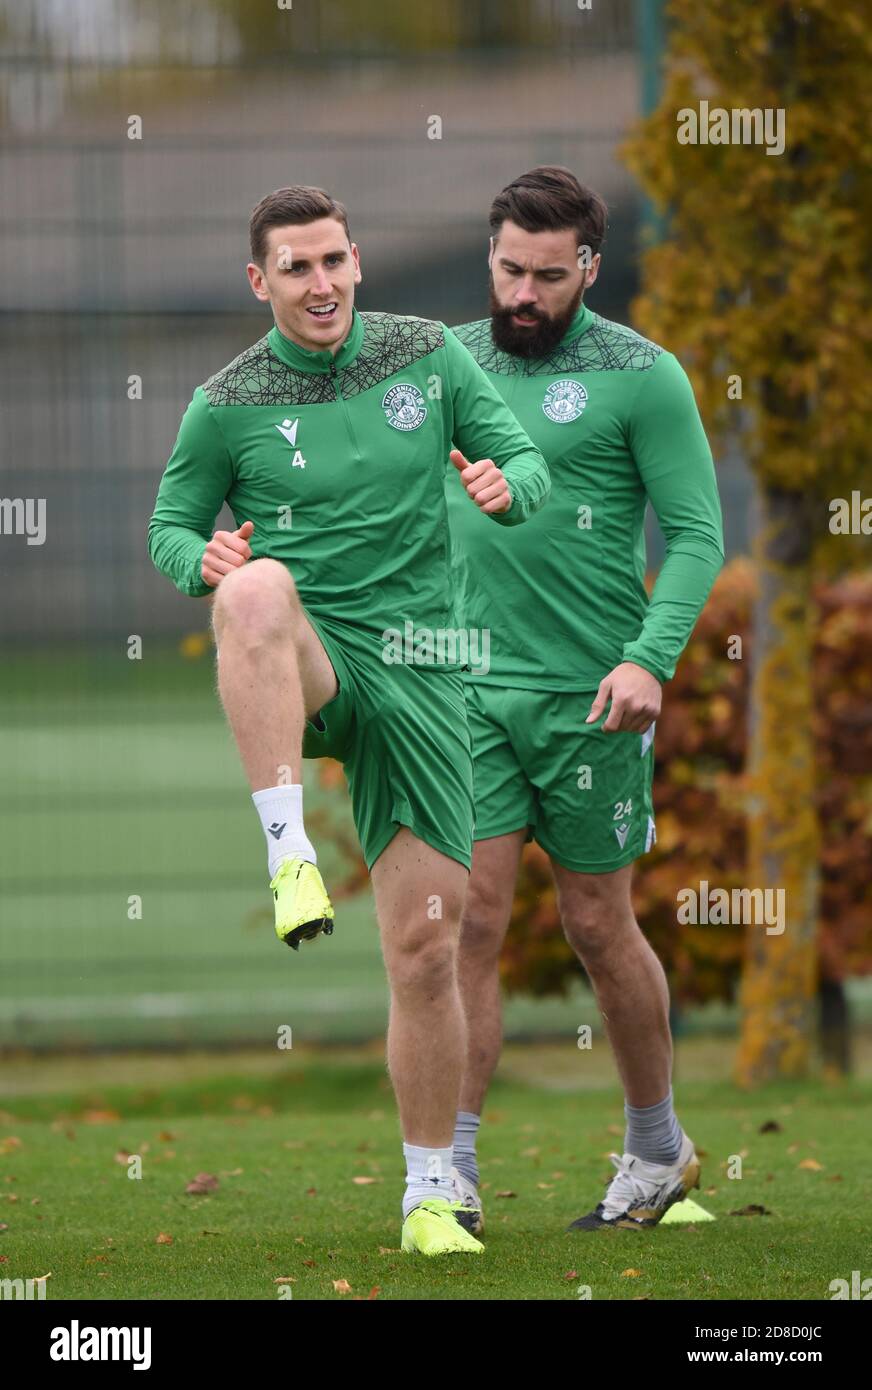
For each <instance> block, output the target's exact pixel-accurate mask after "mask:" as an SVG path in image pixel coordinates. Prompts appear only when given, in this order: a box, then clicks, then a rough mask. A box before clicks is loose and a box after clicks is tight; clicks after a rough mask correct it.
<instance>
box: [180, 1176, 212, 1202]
mask: <svg viewBox="0 0 872 1390" xmlns="http://www.w3.org/2000/svg"><path fill="white" fill-rule="evenodd" d="M217 1187H218V1179H217V1178H216V1177H215V1174H214V1173H198V1174H197V1176H196V1177H195V1178H194V1181H193V1182H189V1183H188V1185H187V1187H186V1188H185V1191H186V1192H187V1193H190V1194H191V1195H192V1196H199V1195H200V1193H203V1192H215V1191H216V1190H217Z"/></svg>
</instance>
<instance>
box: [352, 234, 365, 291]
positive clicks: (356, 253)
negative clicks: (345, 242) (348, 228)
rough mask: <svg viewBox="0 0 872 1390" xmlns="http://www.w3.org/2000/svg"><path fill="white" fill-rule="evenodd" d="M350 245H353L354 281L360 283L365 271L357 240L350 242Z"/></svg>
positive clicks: (356, 283)
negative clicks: (361, 264) (362, 269)
mask: <svg viewBox="0 0 872 1390" xmlns="http://www.w3.org/2000/svg"><path fill="white" fill-rule="evenodd" d="M349 245H350V246H351V259H352V260H353V261H354V283H355V285H359V284H360V282H361V280H362V279H363V272H362V271H361V269H360V252H359V251H358V249H357V242H356V241H352V242H350V243H349Z"/></svg>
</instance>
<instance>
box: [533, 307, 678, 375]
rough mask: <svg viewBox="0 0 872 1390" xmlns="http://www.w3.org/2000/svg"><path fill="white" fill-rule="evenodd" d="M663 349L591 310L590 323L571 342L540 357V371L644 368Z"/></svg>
mask: <svg viewBox="0 0 872 1390" xmlns="http://www.w3.org/2000/svg"><path fill="white" fill-rule="evenodd" d="M662 351H663V349H662V347H658V346H657V344H656V343H652V342H649V340H648V339H647V338H643V337H642V335H641V334H640V333H636V332H635V330H634V329H632V328H627V327H626V325H625V324H623V323H613V322H612V320H611V319H604V318H601V317H600V315H599V314H594V316H593V323H592V324H591V326H590V328H589V329H588V330H587V332H586V333H582V335H581V337H580V338H578V339H577V340H576V341H575V342H574V343H567V345H566V347H565V348H558V349H557V351H556V352H554V353H552V354H551V356H549V357H547V358H544V359H543V365H542V366H541V367H540V368H539V369H538V370H539V371H549V372H550V371H558V372H646V371H648V369H649V368H650V367H653V366H654V363H655V362H656V361H657V358H658V357H659V356H660V354H661V352H662Z"/></svg>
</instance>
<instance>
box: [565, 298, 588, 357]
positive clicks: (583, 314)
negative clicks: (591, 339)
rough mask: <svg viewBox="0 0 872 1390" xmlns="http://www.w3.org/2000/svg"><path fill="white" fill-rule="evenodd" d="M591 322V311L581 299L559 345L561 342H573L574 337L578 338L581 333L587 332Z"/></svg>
mask: <svg viewBox="0 0 872 1390" xmlns="http://www.w3.org/2000/svg"><path fill="white" fill-rule="evenodd" d="M592 323H593V312H592V310H590V309H588V307H587V305H586V304H585V302H584V300H582V301H581V303H580V304H579V306H578V308H577V310H576V312H575V318H574V319H573V320H572V323H571V324H570V325H569V327H568V328H567V330H566V332H565V333H564V335H563V338H562V339H561V346H562V345H563V343H574V342H575V340H576V338H580V337H581V335H582V333H586V332H587V330H588V329H589V328H590V326H591V324H592Z"/></svg>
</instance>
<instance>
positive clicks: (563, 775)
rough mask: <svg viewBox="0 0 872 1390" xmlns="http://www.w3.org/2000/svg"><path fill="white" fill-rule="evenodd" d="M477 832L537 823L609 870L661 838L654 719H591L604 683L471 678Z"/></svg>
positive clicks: (483, 835)
mask: <svg viewBox="0 0 872 1390" xmlns="http://www.w3.org/2000/svg"><path fill="white" fill-rule="evenodd" d="M465 690H466V707H467V713H468V715H469V732H470V736H471V738H472V754H473V777H474V785H475V839H476V840H487V839H490V838H491V836H493V835H506V834H508V833H509V832H510V831H512V830H521V829H523V828H524V827H525V826H526V827H527V831H528V834H527V838H528V839H535V840H536V841H537V842H538V843H539V844H540V845H541V846H542V848H543V849H544V850H545V851H546V853H548V854H549V855H551V857H552V859H554V860H555V861H556V862H557V863H558V864H562V865H563V866H564V868H567V869H574V870H575V871H576V872H577V873H582V874H585V873H587V874H602V873H609V872H611V871H612V870H613V869H620V868H622V867H623V866H624V865H625V864H630V863H632V861H633V860H634V859H637V858H638V856H639V855H640V854H644V853H646V851H647V850H649V849H650V848H651V846H652V844H653V843H654V840H655V830H654V812H653V807H652V801H651V783H652V780H653V774H654V729H653V726H652V728H651V729H650V730H649V731H648V733H647V734H629V733H618V734H604V733H603V732H602V730H601V725H602V723H603V720H604V719H605V717H606V716H605V714H603V716H602V718H600V719H598V720H597V721H596V723H594V724H585V722H584V721H585V719H586V718H587V715H588V713H589V711H590V707H591V705H592V703H593V700H594V696H595V694H596V691H593V690H592V691H590V692H587V693H585V694H578V693H572V694H566V693H556V692H554V691H544V690H543V691H540V690H513V689H509V688H507V687H504V686H494V685H488V684H486V683H484V682H483V681H479V682H473V681H467V683H466V686H465Z"/></svg>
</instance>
